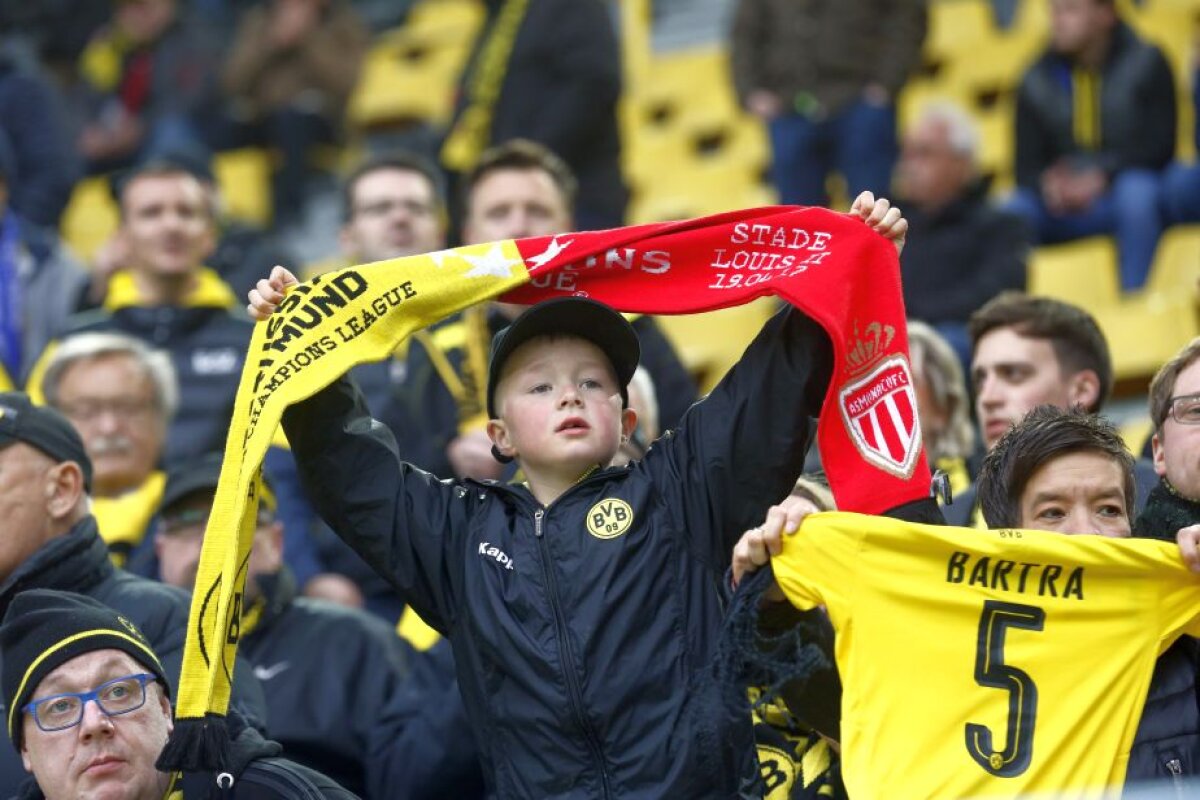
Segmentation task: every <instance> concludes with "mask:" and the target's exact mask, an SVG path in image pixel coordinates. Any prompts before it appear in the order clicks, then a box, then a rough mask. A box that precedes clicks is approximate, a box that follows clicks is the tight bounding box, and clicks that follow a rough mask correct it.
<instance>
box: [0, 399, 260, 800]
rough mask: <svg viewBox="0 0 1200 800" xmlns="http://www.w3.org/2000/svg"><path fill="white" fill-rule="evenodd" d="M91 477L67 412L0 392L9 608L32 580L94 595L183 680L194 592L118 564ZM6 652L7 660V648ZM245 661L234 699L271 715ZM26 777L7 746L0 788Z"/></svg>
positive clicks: (2, 557)
mask: <svg viewBox="0 0 1200 800" xmlns="http://www.w3.org/2000/svg"><path fill="white" fill-rule="evenodd" d="M91 483H92V464H91V460H90V459H89V458H88V455H87V451H86V449H85V448H84V445H83V440H82V439H80V437H79V434H78V433H77V432H76V431H75V429H74V428H73V427H71V423H70V422H68V421H67V420H66V418H64V417H63V416H62V414H60V413H59V412H57V411H55V410H53V409H50V408H46V407H44V406H35V405H34V404H33V403H32V402H30V400H29V397H28V396H27V395H25V394H22V393H19V392H4V393H0V520H3V528H4V535H3V536H0V613H3V611H4V610H5V609H7V608H8V607H9V605H10V604H11V603H12V602H13V598H14V597H15V596H16V595H17V594H18V593H19V592H23V591H26V590H28V589H59V590H63V591H72V592H78V593H80V594H85V595H87V596H88V597H91V598H94V599H95V600H97V601H99V602H101V603H104V604H105V605H107V606H110V607H111V608H113V609H115V610H116V611H117V612H119V613H121V614H123V615H124V616H126V617H127V618H128V619H130V620H132V621H133V622H134V623H135V624H137V625H138V626H139V627H140V628H141V629H142V630H143V632H145V634H146V636H147V638H148V639H149V641H150V642H151V643H152V644H153V646H154V648H155V650H156V652H157V653H158V656H159V658H161V659H162V661H163V663H164V664H165V665H166V667H167V674H168V675H169V676H170V678H171V680H177V679H178V676H179V670H180V668H181V665H182V659H183V643H184V637H185V634H186V630H187V619H188V609H189V605H190V601H189V599H188V596H187V594H186V593H185V592H182V591H180V590H178V589H175V588H172V587H168V586H163V585H162V584H160V583H158V582H156V581H151V580H147V579H144V578H140V577H137V576H135V575H131V574H129V573H127V572H125V571H123V570H119V569H117V568H116V567H114V566H113V564H112V562H111V561H110V560H109V557H108V548H107V547H106V546H105V544H104V541H103V540H102V539H101V538H100V536H99V534H98V533H97V530H96V519H95V517H93V516H92V515H91V514H90V513H89V512H88V506H89V503H90V500H89V498H88V490H89V487H90V486H91ZM3 660H4V663H5V666H6V667H7V665H8V655H7V653H6V654H4V658H3ZM238 663H239V664H242V665H243V666H241V667H238V668H237V678H236V680H235V682H234V686H235V688H234V697H233V703H234V705H235V706H240V707H241V708H243V709H245V710H247V711H248V712H249V713H250V716H252V717H253V718H254V719H255V720H261V719H265V713H264V708H265V702H264V700H263V698H262V695H261V688H260V687H259V686H258V684H257V682H256V681H255V679H254V677H253V675H250V674H249V673H248V672H246V671H244V662H242V661H240V660H239V662H238ZM23 779H24V777H23V770H22V769H21V766H20V764H19V763H18V762H17V761H16V760H15V753H14V752H13V751H11V750H8V749H7V748H0V796H8V795H10V794H11V793H12V792H15V791H16V789H17V786H18V785H19V784H20V782H21V781H22V780H23Z"/></svg>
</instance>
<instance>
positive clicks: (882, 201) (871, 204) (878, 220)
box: [850, 192, 908, 255]
mask: <svg viewBox="0 0 1200 800" xmlns="http://www.w3.org/2000/svg"><path fill="white" fill-rule="evenodd" d="M850 215H851V216H854V217H858V218H859V219H861V220H862V221H863V222H865V223H867V224H868V225H870V226H871V230H873V231H875V232H876V233H878V234H879V235H880V236H883V237H884V238H885V239H891V240H892V244H894V245H896V254H897V255H899V254H900V252H901V251H902V250H904V237H905V236H906V235H908V220H906V219H905V218H904V217H903V216H901V214H900V209H898V208H893V207H892V204H891V203H889V202H888V200H887V198H886V197H881V198H879V199H878V200H876V199H875V195H873V194H871V193H870V192H863V193H862V194H860V195H859V196H858V197H856V198H855V199H854V204H853V205H852V206H850Z"/></svg>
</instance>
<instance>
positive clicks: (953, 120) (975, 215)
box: [896, 102, 1029, 364]
mask: <svg viewBox="0 0 1200 800" xmlns="http://www.w3.org/2000/svg"><path fill="white" fill-rule="evenodd" d="M987 184H988V181H987V180H985V179H984V178H983V177H982V176H981V175H980V173H979V131H978V129H977V128H976V126H975V123H974V121H973V120H972V119H971V118H970V116H969V115H968V114H967V112H966V111H964V110H963V109H962V108H961V107H959V106H957V105H954V104H952V103H948V102H946V103H934V104H930V105H929V106H927V107H926V108H925V109H923V110H922V112H921V115H920V116H919V117H918V118H917V120H916V121H915V122H914V123H913V124H912V125H910V126H909V127H908V130H907V131H906V132H905V134H904V139H903V142H902V145H901V148H900V160H899V162H898V163H897V165H896V191H897V193H898V194H899V196H900V198H901V202H902V203H903V207H904V210H905V213H906V214H908V218H909V225H910V226H911V227H910V228H909V230H910V232H911V236H912V242H911V244H910V245H909V246H908V247H905V248H904V255H903V257H902V258H901V259H900V271H901V276H902V277H903V279H904V307H905V309H906V310H907V312H908V316H909V318H910V319H918V320H921V321H922V322H927V323H929V324H930V325H932V326H933V327H934V328H935V329H937V331H938V333H940V334H941V335H942V336H943V337H945V338H946V340H947V341H948V342H949V343H950V344H951V346H953V347H954V350H955V352H956V353H957V354H958V357H959V360H960V361H961V362H962V363H963V364H967V363H969V362H970V360H971V345H970V341H969V339H968V337H967V319H968V318H969V317H970V316H971V313H972V312H973V311H975V310H976V309H977V308H979V307H980V306H982V305H983V304H984V303H986V302H987V301H988V300H991V299H992V298H993V297H995V296H996V295H997V294H999V293H1000V292H1002V291H1005V290H1007V289H1024V288H1025V262H1026V260H1027V259H1028V256H1029V235H1028V232H1027V231H1026V229H1025V223H1024V221H1023V220H1022V219H1021V218H1020V217H1018V216H1016V215H1015V214H1011V213H1009V212H1006V211H1002V210H1000V209H998V208H995V207H993V206H992V204H991V203H990V202H988V199H987V190H988V185H987Z"/></svg>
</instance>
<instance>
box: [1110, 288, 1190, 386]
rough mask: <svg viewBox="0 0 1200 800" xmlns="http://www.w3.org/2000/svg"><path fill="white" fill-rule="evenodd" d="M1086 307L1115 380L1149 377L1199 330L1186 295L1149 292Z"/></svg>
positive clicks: (1188, 296)
mask: <svg viewBox="0 0 1200 800" xmlns="http://www.w3.org/2000/svg"><path fill="white" fill-rule="evenodd" d="M1089 310H1091V311H1092V313H1093V314H1094V315H1095V317H1096V321H1097V322H1098V323H1099V324H1100V329H1101V330H1102V331H1104V336H1105V338H1106V339H1107V340H1108V347H1109V351H1110V352H1111V353H1112V360H1113V372H1114V373H1115V374H1116V377H1117V380H1131V379H1134V378H1139V379H1140V378H1149V377H1150V376H1151V375H1153V374H1154V373H1155V372H1157V371H1158V368H1159V367H1160V366H1162V364H1163V362H1165V361H1166V360H1167V359H1169V358H1171V357H1172V356H1174V355H1175V353H1176V351H1178V350H1179V348H1180V347H1183V345H1185V344H1187V343H1188V342H1190V341H1191V340H1192V339H1193V338H1195V337H1196V336H1197V334H1200V326H1198V325H1197V320H1196V305H1195V303H1194V302H1193V299H1192V297H1191V296H1190V295H1180V294H1178V293H1176V294H1173V295H1169V294H1163V293H1159V292H1151V293H1147V294H1145V295H1141V296H1138V297H1134V298H1130V299H1127V300H1125V301H1123V302H1122V303H1120V304H1119V305H1114V306H1110V307H1108V308H1100V309H1089Z"/></svg>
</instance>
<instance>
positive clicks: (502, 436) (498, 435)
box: [487, 419, 517, 458]
mask: <svg viewBox="0 0 1200 800" xmlns="http://www.w3.org/2000/svg"><path fill="white" fill-rule="evenodd" d="M487 435H488V438H489V439H491V440H492V446H493V447H494V448H495V449H497V450H499V451H500V455H502V456H508V457H509V458H516V457H517V449H516V448H515V447H513V443H512V439H511V437H509V435H508V426H506V425H505V424H504V420H500V419H489V420H488V424H487Z"/></svg>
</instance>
